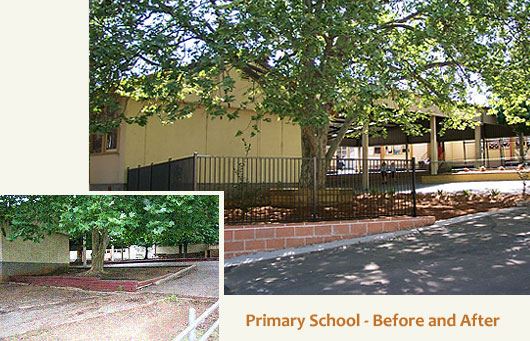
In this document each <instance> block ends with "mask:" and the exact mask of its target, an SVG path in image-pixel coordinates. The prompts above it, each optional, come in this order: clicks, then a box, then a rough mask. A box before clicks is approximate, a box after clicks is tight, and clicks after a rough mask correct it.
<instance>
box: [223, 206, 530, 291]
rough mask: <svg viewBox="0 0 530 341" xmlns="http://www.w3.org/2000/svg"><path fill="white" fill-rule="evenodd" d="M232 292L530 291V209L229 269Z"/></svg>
mask: <svg viewBox="0 0 530 341" xmlns="http://www.w3.org/2000/svg"><path fill="white" fill-rule="evenodd" d="M225 293H227V294H292V295H296V294H527V295H528V294H530V209H529V208H527V207H526V208H517V209H508V210H502V211H499V212H497V213H495V214H486V215H484V214H483V215H482V217H475V218H473V219H470V220H467V221H463V222H459V223H451V224H448V225H446V226H443V225H441V226H438V227H433V228H429V229H425V230H423V232H421V233H411V234H409V235H407V236H404V237H400V238H397V239H394V240H386V241H378V242H371V243H364V244H357V245H351V246H347V247H341V248H336V249H331V250H326V251H320V252H315V253H309V254H304V255H299V256H294V257H289V258H282V259H276V260H268V261H260V262H255V263H251V264H244V265H239V266H236V267H231V268H227V269H225Z"/></svg>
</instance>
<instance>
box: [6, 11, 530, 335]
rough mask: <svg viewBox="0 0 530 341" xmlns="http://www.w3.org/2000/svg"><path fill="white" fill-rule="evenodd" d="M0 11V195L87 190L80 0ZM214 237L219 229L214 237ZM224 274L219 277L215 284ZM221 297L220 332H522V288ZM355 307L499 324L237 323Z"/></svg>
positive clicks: (526, 301) (84, 34) (528, 300)
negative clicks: (498, 292)
mask: <svg viewBox="0 0 530 341" xmlns="http://www.w3.org/2000/svg"><path fill="white" fill-rule="evenodd" d="M0 13H2V14H3V15H2V20H0V36H1V39H2V52H1V53H0V68H1V77H0V98H1V99H2V106H1V107H0V146H1V147H0V194H12V193H41V194H42V193H61V194H66V193H86V191H87V190H88V130H87V125H88V1H80V0H77V1H72V0H54V1H46V2H44V1H37V0H34V1H24V2H16V1H2V2H1V3H0ZM113 194H115V193H113ZM128 194H131V193H128ZM150 194H152V193H150ZM221 212H222V211H221ZM221 216H222V215H221ZM221 220H222V218H221ZM222 238H223V234H221V245H222ZM221 257H222V256H221ZM220 263H221V264H222V258H221V262H220ZM222 282H223V280H222V278H220V287H221V288H223V285H222V284H223V283H222ZM221 299H222V302H221V330H220V332H221V339H222V340H267V341H270V340H296V339H300V340H332V339H336V340H352V339H353V340H355V339H361V338H362V339H365V340H386V341H388V340H401V339H403V340H407V341H409V340H422V341H423V340H499V339H501V338H504V339H506V338H510V337H511V338H512V339H525V338H528V335H529V332H528V309H529V307H530V296H528V295H527V296H465V297H461V296H305V297H302V296H300V297H296V296H276V297H269V296H268V297H264V296H239V297H235V296H234V297H222V298H221ZM357 311H359V312H361V313H362V314H368V313H370V312H372V311H378V312H381V313H383V312H386V313H387V314H392V313H394V312H399V313H401V314H406V313H423V314H427V313H436V314H442V313H449V312H453V311H454V312H459V311H467V312H470V313H473V312H481V313H489V314H497V315H500V316H502V320H501V325H500V327H499V328H497V329H427V328H425V329H387V330H373V329H366V328H362V329H353V330H348V329H344V330H340V329H322V330H312V331H311V333H309V332H307V331H304V332H302V333H299V332H289V331H282V332H281V333H280V332H278V331H274V330H270V329H246V328H244V327H242V323H243V318H244V313H248V312H256V313H267V314H273V313H282V314H301V313H312V312H316V313H326V312H330V313H334V314H340V313H351V312H357Z"/></svg>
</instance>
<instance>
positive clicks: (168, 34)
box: [90, 0, 530, 157]
mask: <svg viewBox="0 0 530 341" xmlns="http://www.w3.org/2000/svg"><path fill="white" fill-rule="evenodd" d="M529 36H530V34H528V2H527V1H519V0H470V1H460V0H451V1H447V0H433V1H419V0H397V1H385V2H382V1H376V0H368V1H340V0H330V1H318V0H315V1H284V0H270V1H201V2H198V1H196V0H181V1H171V2H168V1H163V0H151V1H118V0H111V1H106V0H93V1H91V3H90V38H91V39H90V98H91V99H90V105H91V107H90V112H91V115H92V116H91V130H92V131H97V130H100V131H101V130H106V129H108V128H109V127H110V126H115V125H116V124H119V122H120V121H123V120H124V121H126V122H128V123H138V124H146V122H147V120H148V118H149V117H151V116H157V117H158V118H159V119H160V120H161V121H162V122H171V121H174V120H176V119H179V118H184V117H188V116H189V115H190V114H191V113H192V112H193V110H194V108H195V107H196V106H197V105H202V106H203V107H204V108H205V110H206V112H207V113H208V114H209V115H211V116H213V117H219V116H227V117H228V118H235V117H237V116H238V110H239V109H240V108H245V107H247V106H248V105H250V104H252V105H253V106H254V107H255V109H256V111H257V114H256V115H254V116H253V117H252V120H253V121H254V122H257V121H259V120H262V119H263V118H264V115H265V114H266V113H274V114H276V115H279V116H280V117H283V118H287V119H290V120H292V121H293V122H295V123H297V124H299V125H300V126H302V127H306V126H311V127H320V128H323V129H322V130H321V131H325V128H326V127H327V126H328V125H329V123H330V120H331V119H333V118H334V117H337V116H340V117H343V118H345V119H346V122H347V123H348V124H349V123H352V124H354V125H357V126H359V127H361V126H362V125H363V123H364V122H371V126H370V129H371V130H372V133H376V134H383V135H384V134H385V132H384V125H385V124H387V123H389V122H393V123H398V124H400V125H402V126H403V127H404V128H405V130H406V131H407V132H408V133H410V134H420V133H422V130H421V128H420V126H419V125H418V124H417V122H418V120H419V119H421V118H424V117H425V115H426V114H425V110H421V109H426V108H429V107H431V106H432V105H436V106H438V108H440V109H441V110H442V111H443V112H444V113H446V114H448V115H449V116H450V117H449V119H448V120H446V122H447V125H448V127H451V128H458V129H462V128H464V127H465V126H466V125H470V124H472V119H473V117H474V116H476V109H475V108H474V107H472V106H470V105H468V104H467V103H468V100H469V98H470V96H471V95H472V93H473V91H474V90H476V89H477V87H480V85H481V84H482V83H483V84H484V85H485V86H486V87H487V88H488V89H490V90H492V91H493V92H494V94H496V95H498V96H501V98H508V97H510V98H511V93H512V92H513V91H512V90H517V94H522V95H524V96H526V98H528V93H529V92H528V84H530V83H529V79H528V67H527V64H528V63H527V61H528V60H527V58H528V55H529V53H528V46H530V44H528V39H529V38H528V37H529ZM235 74H240V75H241V76H242V77H243V78H245V79H248V80H249V81H251V83H252V86H250V87H248V89H246V90H245V92H244V93H243V94H242V95H243V99H242V100H241V102H240V103H238V104H237V105H236V106H233V105H232V104H233V102H234V100H235V95H234V92H233V89H234V85H235V78H234V75H235ZM505 83H509V84H508V85H506V84H505ZM508 94H510V96H508ZM117 95H123V96H127V97H130V98H133V99H137V100H142V101H143V103H144V106H143V107H142V108H141V110H140V111H139V112H138V113H137V114H136V115H134V116H132V117H124V116H123V112H122V111H123V107H124V106H126V103H122V102H126V100H123V99H121V100H120V99H119V98H118V97H117ZM190 95H193V96H194V97H193V98H194V99H195V100H194V102H193V103H184V102H183V99H184V98H186V97H187V96H190ZM389 100H390V101H389ZM120 101H122V102H120ZM510 101H512V102H513V99H510ZM120 104H121V107H120ZM413 106H414V107H416V108H415V110H411V108H412V107H413ZM235 107H237V109H236V108H235ZM120 108H121V109H120ZM251 126H252V127H253V129H254V130H257V129H258V128H257V127H258V125H257V124H256V123H254V124H251ZM347 133H348V134H352V135H358V134H360V130H358V131H354V132H347V131H343V132H340V134H339V135H338V136H337V137H336V138H335V140H337V142H340V140H342V138H343V137H344V135H345V134H347ZM304 138H305V139H311V138H312V137H311V135H308V136H304ZM323 142H324V143H327V142H328V141H327V140H323ZM319 143H322V142H319ZM322 149H323V148H314V149H309V150H308V151H309V152H311V153H313V154H312V155H305V156H319V157H321V156H322V155H317V150H322ZM324 149H325V148H324ZM330 150H331V153H332V152H333V151H334V148H330ZM306 152H307V151H306V150H304V153H306Z"/></svg>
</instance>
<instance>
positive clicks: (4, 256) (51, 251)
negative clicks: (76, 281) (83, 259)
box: [0, 233, 70, 264]
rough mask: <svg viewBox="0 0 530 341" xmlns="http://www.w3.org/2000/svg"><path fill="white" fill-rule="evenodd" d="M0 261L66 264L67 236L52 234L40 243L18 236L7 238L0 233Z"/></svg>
mask: <svg viewBox="0 0 530 341" xmlns="http://www.w3.org/2000/svg"><path fill="white" fill-rule="evenodd" d="M0 261H2V262H16V263H53V264H58V263H62V264H68V263H69V262H70V259H69V242H68V236H66V235H63V234H52V235H50V236H46V237H45V238H44V239H43V240H42V241H41V242H40V243H34V242H32V241H24V240H22V239H20V238H18V239H15V240H14V241H10V240H7V238H5V237H4V236H3V235H2V234H1V233H0Z"/></svg>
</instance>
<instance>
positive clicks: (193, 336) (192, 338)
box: [188, 308, 197, 341]
mask: <svg viewBox="0 0 530 341" xmlns="http://www.w3.org/2000/svg"><path fill="white" fill-rule="evenodd" d="M196 318H197V314H196V312H195V308H190V311H189V314H188V325H189V326H191V325H193V324H194V323H195V319H196ZM196 340H197V330H196V329H195V328H193V329H192V330H191V331H190V333H189V334H188V341H196Z"/></svg>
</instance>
